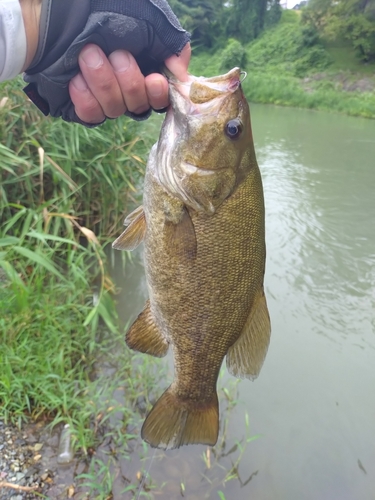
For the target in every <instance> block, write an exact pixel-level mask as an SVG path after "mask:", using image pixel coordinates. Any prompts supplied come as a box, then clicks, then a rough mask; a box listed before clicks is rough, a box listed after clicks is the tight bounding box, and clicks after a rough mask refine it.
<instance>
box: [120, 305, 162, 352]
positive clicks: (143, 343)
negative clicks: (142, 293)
mask: <svg viewBox="0 0 375 500" xmlns="http://www.w3.org/2000/svg"><path fill="white" fill-rule="evenodd" d="M125 340H126V343H127V345H128V347H130V349H134V350H135V351H139V352H144V353H146V354H150V355H151V356H156V357H157V358H162V357H163V356H165V355H166V354H167V352H168V347H169V344H168V342H167V340H166V339H165V337H164V336H163V335H162V334H161V333H160V330H159V328H158V327H157V326H156V324H155V321H154V318H153V316H152V312H151V307H150V301H149V300H148V301H147V302H146V305H145V307H144V309H143V311H142V312H141V313H140V314H139V315H138V318H137V319H136V320H135V321H134V323H133V324H132V326H131V327H130V328H129V330H128V332H127V334H126V337H125Z"/></svg>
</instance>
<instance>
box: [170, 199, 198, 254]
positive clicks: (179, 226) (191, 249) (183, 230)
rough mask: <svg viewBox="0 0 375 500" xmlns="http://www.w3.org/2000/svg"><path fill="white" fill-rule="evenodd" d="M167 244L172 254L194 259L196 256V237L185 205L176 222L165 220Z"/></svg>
mask: <svg viewBox="0 0 375 500" xmlns="http://www.w3.org/2000/svg"><path fill="white" fill-rule="evenodd" d="M165 234H166V238H167V246H168V248H170V250H171V252H172V253H173V254H174V255H180V256H184V257H186V258H188V259H195V257H196V256H197V237H196V234H195V229H194V225H193V221H192V220H191V217H190V214H189V212H188V211H187V209H186V207H184V208H183V211H182V213H181V218H180V220H179V221H178V222H174V221H173V222H172V221H170V220H168V219H166V221H165Z"/></svg>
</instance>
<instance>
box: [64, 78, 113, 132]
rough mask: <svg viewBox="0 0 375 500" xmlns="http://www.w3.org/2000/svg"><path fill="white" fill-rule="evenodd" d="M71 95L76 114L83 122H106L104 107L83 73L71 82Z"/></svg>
mask: <svg viewBox="0 0 375 500" xmlns="http://www.w3.org/2000/svg"><path fill="white" fill-rule="evenodd" d="M69 93H70V98H71V100H72V102H73V104H74V108H75V112H76V114H77V116H78V118H80V119H81V120H82V121H83V122H86V123H100V122H102V121H103V120H104V118H105V114H104V112H103V110H102V107H101V106H100V104H99V103H98V101H97V99H96V98H95V97H94V96H93V94H92V92H91V91H90V89H89V88H88V86H87V83H86V81H85V79H84V78H83V76H82V75H81V73H78V75H76V76H75V77H74V78H72V79H71V80H70V82H69Z"/></svg>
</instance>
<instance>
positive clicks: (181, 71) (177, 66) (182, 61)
mask: <svg viewBox="0 0 375 500" xmlns="http://www.w3.org/2000/svg"><path fill="white" fill-rule="evenodd" d="M190 57H191V46H190V43H187V44H186V45H185V47H184V48H183V49H182V51H181V54H180V55H179V56H176V55H173V56H171V57H168V59H166V60H165V65H166V66H167V68H168V69H169V71H171V73H173V74H174V76H175V77H176V78H177V79H178V80H179V81H180V82H186V81H187V80H188V78H189V75H188V71H187V70H188V67H189V63H190Z"/></svg>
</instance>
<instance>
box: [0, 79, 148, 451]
mask: <svg viewBox="0 0 375 500" xmlns="http://www.w3.org/2000/svg"><path fill="white" fill-rule="evenodd" d="M148 148H149V143H147V144H145V143H144V141H143V140H141V139H140V138H139V136H138V133H137V125H136V124H133V123H131V122H130V121H129V120H128V119H125V118H124V119H119V120H116V121H108V123H106V124H104V125H103V126H101V127H100V128H98V129H91V130H88V129H85V128H84V127H82V126H78V125H74V124H67V123H64V122H62V121H61V120H52V119H49V118H47V119H46V118H45V117H43V116H41V114H40V113H39V111H38V110H37V109H36V108H34V107H33V105H32V104H31V103H29V102H28V101H27V99H26V97H25V96H24V94H23V93H22V91H21V88H20V82H12V83H6V84H3V85H2V86H1V87H0V310H1V315H0V342H1V350H0V418H1V419H5V420H6V421H7V420H12V421H15V422H18V423H19V424H21V422H22V420H24V419H26V418H29V417H30V416H31V417H34V418H38V417H40V416H41V415H43V417H47V418H50V419H51V420H52V421H53V422H54V423H56V422H59V421H60V420H62V419H65V420H72V421H75V423H76V426H78V427H79V428H82V429H83V428H86V427H88V422H89V418H90V412H85V411H83V408H84V407H85V405H86V404H87V399H85V397H84V395H85V393H86V392H87V387H88V384H89V383H90V380H91V379H92V377H93V375H94V370H93V366H94V362H95V359H96V358H97V356H98V355H100V352H101V350H102V349H103V346H102V345H101V343H100V342H99V336H100V335H101V331H104V330H106V331H108V330H109V331H111V332H112V335H113V336H115V337H116V336H117V337H116V338H118V339H119V338H120V337H121V334H120V332H119V331H118V318H117V313H116V310H115V306H114V299H113V297H114V295H113V294H114V292H115V290H114V285H113V283H112V281H111V279H110V277H109V275H108V271H107V263H106V254H105V252H104V247H105V245H106V244H108V243H109V242H110V241H112V240H113V239H114V237H115V236H116V235H118V234H119V231H120V230H121V226H122V220H123V218H124V215H125V212H126V210H127V204H128V203H129V202H137V200H138V198H139V193H140V191H139V190H137V186H138V185H139V184H140V182H141V179H142V177H143V173H144V163H145V162H144V159H143V158H144V155H145V153H146V151H147V150H148ZM94 292H95V293H94ZM119 342H120V340H119ZM121 346H122V348H123V349H124V350H125V346H124V343H123V342H122V344H121ZM126 366H127V369H129V367H130V357H128V358H127V362H126ZM80 445H81V446H85V442H84V439H83V437H82V439H81V442H80Z"/></svg>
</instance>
